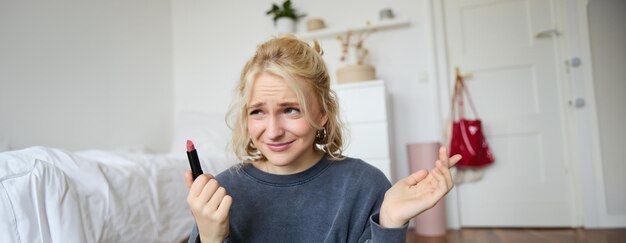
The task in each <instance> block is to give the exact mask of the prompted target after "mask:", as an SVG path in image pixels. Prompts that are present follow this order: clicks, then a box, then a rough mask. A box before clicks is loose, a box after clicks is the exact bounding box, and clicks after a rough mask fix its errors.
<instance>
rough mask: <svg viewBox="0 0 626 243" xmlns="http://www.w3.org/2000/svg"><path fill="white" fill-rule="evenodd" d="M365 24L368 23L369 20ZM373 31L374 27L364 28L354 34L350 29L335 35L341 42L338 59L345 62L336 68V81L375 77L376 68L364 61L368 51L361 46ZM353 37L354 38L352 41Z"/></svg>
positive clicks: (371, 78)
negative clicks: (343, 33) (342, 33)
mask: <svg viewBox="0 0 626 243" xmlns="http://www.w3.org/2000/svg"><path fill="white" fill-rule="evenodd" d="M367 25H368V26H369V25H370V23H369V21H368V23H367ZM374 31H376V30H375V29H374V28H366V29H365V30H364V31H362V32H359V33H358V34H357V35H356V36H355V34H354V33H353V32H352V31H348V32H346V34H345V36H341V35H338V36H337V39H338V40H339V41H340V42H341V51H342V53H341V58H340V61H341V62H342V63H344V64H345V65H344V66H342V67H340V68H339V69H337V82H338V83H350V82H358V81H366V80H374V79H376V70H375V69H374V67H373V66H372V65H369V64H367V63H366V60H367V57H368V55H369V51H368V50H367V48H365V47H364V46H363V43H364V41H365V39H366V38H367V37H368V36H369V35H370V34H371V33H372V32H374ZM353 37H355V38H356V40H354V42H353V40H352V39H353Z"/></svg>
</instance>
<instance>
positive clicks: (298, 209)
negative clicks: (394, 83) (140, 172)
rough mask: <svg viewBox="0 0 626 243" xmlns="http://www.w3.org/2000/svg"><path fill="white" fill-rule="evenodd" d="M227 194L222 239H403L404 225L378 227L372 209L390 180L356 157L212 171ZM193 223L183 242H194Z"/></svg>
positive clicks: (376, 242) (375, 211)
mask: <svg viewBox="0 0 626 243" xmlns="http://www.w3.org/2000/svg"><path fill="white" fill-rule="evenodd" d="M217 180H218V182H219V183H220V185H221V186H223V187H224V188H226V191H227V193H228V195H230V196H231V197H232V198H233V205H232V207H231V209H230V236H229V238H228V239H226V240H225V242H371V243H379V242H390V243H393V242H398V243H399V242H405V241H406V229H407V225H405V226H404V227H402V228H383V227H381V226H380V225H379V224H378V211H379V210H380V205H381V203H382V201H383V197H384V195H385V192H386V191H387V189H389V187H391V184H390V183H389V181H388V180H387V178H386V177H385V175H384V174H383V173H382V172H381V171H380V170H378V169H376V168H375V167H373V166H371V165H369V164H367V163H365V162H363V161H362V160H360V159H353V158H346V159H344V160H340V161H332V160H328V159H327V158H322V159H321V160H320V161H319V162H318V163H317V164H315V165H314V166H313V167H311V168H309V169H308V170H306V171H303V172H300V173H296V174H292V175H275V174H269V173H266V172H263V171H261V170H259V169H257V168H255V167H254V166H252V165H250V164H247V165H243V166H242V167H232V168H230V169H228V170H226V171H224V172H222V173H220V174H219V175H218V176H217ZM198 238H199V237H198V229H197V227H195V226H194V228H193V230H192V233H191V236H190V238H189V242H199V241H196V240H198Z"/></svg>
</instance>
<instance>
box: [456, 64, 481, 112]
mask: <svg viewBox="0 0 626 243" xmlns="http://www.w3.org/2000/svg"><path fill="white" fill-rule="evenodd" d="M455 73H456V81H455V83H454V94H453V95H452V107H451V109H450V110H451V111H452V115H451V118H452V121H453V122H454V121H455V120H456V113H457V112H456V109H455V108H456V107H457V106H458V107H459V110H458V113H459V118H464V117H465V109H464V108H463V93H465V95H466V96H467V101H468V102H469V103H470V108H471V109H472V112H473V113H474V116H475V117H476V118H478V112H476V107H475V106H474V102H473V101H472V97H471V96H470V94H469V91H468V90H467V88H466V87H465V81H464V80H463V76H462V75H461V71H459V68H458V67H457V68H455Z"/></svg>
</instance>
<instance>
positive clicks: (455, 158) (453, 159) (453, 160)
mask: <svg viewBox="0 0 626 243" xmlns="http://www.w3.org/2000/svg"><path fill="white" fill-rule="evenodd" d="M461 158H463V156H461V155H460V154H455V155H454V156H452V157H451V158H450V162H449V164H448V168H452V166H454V165H456V163H457V162H459V161H461Z"/></svg>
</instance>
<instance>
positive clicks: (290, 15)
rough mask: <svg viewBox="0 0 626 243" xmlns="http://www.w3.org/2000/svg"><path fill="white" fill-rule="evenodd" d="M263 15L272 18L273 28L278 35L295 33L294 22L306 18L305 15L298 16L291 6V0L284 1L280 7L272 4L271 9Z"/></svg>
mask: <svg viewBox="0 0 626 243" xmlns="http://www.w3.org/2000/svg"><path fill="white" fill-rule="evenodd" d="M265 14H266V15H272V16H273V17H272V18H273V20H274V26H275V27H276V30H277V32H278V33H279V34H282V33H295V32H296V22H297V21H298V20H299V19H300V18H302V17H304V16H306V14H298V11H297V10H296V9H295V8H293V6H292V5H291V0H285V1H284V2H283V4H282V6H278V5H276V4H275V3H273V4H272V8H271V9H269V10H267V12H266V13H265Z"/></svg>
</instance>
